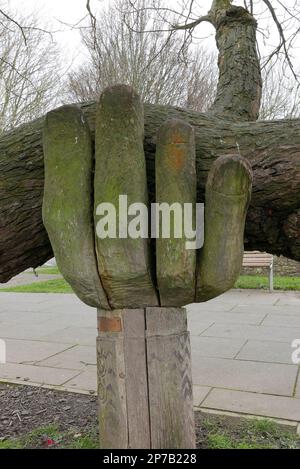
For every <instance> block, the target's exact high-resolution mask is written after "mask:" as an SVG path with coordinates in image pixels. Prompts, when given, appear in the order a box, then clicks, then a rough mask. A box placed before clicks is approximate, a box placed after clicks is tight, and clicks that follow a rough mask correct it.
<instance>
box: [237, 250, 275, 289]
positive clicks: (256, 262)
mask: <svg viewBox="0 0 300 469" xmlns="http://www.w3.org/2000/svg"><path fill="white" fill-rule="evenodd" d="M243 267H254V268H257V267H268V268H269V289H270V292H271V293H272V292H273V290H274V287H273V256H272V255H271V254H268V253H266V252H259V251H245V252H244V257H243Z"/></svg>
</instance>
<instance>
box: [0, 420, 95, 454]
mask: <svg viewBox="0 0 300 469" xmlns="http://www.w3.org/2000/svg"><path fill="white" fill-rule="evenodd" d="M98 446H99V445H98V436H97V434H96V432H94V433H92V432H90V433H87V434H85V435H83V434H80V433H76V432H72V431H69V432H61V431H60V430H59V428H58V426H57V425H48V426H45V427H40V428H37V429H36V430H34V431H32V432H30V433H28V434H26V435H24V436H23V437H20V438H16V439H9V440H4V441H2V442H1V441H0V450H1V449H30V448H45V449H48V448H61V449H97V448H98Z"/></svg>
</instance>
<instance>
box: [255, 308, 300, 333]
mask: <svg viewBox="0 0 300 469" xmlns="http://www.w3.org/2000/svg"><path fill="white" fill-rule="evenodd" d="M262 326H283V327H296V328H298V329H300V312H299V314H268V315H267V316H266V317H265V318H264V320H263V322H262Z"/></svg>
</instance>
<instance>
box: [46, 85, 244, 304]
mask: <svg viewBox="0 0 300 469" xmlns="http://www.w3.org/2000/svg"><path fill="white" fill-rule="evenodd" d="M143 131H144V117H143V105H142V103H141V101H140V99H139V96H138V95H137V94H136V93H135V91H134V90H133V89H132V88H130V87H128V86H124V85H118V86H114V87H111V88H108V89H106V90H105V91H104V92H103V93H102V95H101V98H100V102H99V106H98V111H97V117H96V137H95V150H94V149H93V142H92V139H91V136H90V132H89V128H88V124H87V123H86V121H85V119H84V117H83V114H82V112H81V111H80V109H79V108H78V107H76V106H63V107H61V108H60V109H58V110H55V111H52V112H50V113H48V115H47V118H46V122H45V127H44V139H43V141H44V156H45V191H44V201H43V220H44V225H45V227H46V229H47V232H48V235H49V238H50V241H51V244H52V247H53V251H54V254H55V257H56V260H57V264H58V267H59V269H60V271H61V273H62V274H63V276H64V278H65V279H66V280H67V281H68V282H69V283H70V285H71V286H72V288H73V290H74V291H75V293H76V294H77V295H78V297H79V298H80V299H81V300H82V301H84V302H85V303H86V304H88V305H90V306H94V307H97V308H99V309H108V310H109V309H120V308H142V307H146V306H176V307H178V306H183V305H185V304H188V303H192V302H195V301H196V302H200V301H201V302H202V301H207V300H209V299H211V298H214V297H216V296H218V295H220V294H222V293H223V292H225V291H227V290H228V289H230V288H231V287H232V286H233V285H234V283H235V281H236V279H237V277H238V275H239V272H240V268H241V264H242V256H243V235H244V225H245V218H246V213H247V208H248V204H249V201H250V194H251V186H252V172H251V169H250V166H249V164H248V163H247V160H245V159H244V158H242V157H240V156H238V155H232V156H224V157H222V156H221V157H220V158H219V159H218V160H217V161H216V162H215V163H214V165H213V166H212V168H211V170H210V172H209V176H208V180H207V184H206V201H205V226H204V228H205V240H204V246H203V247H202V249H200V250H199V251H196V250H187V249H186V248H185V243H186V239H185V238H184V237H182V238H174V237H172V236H171V238H169V239H163V238H158V239H156V241H155V242H153V241H149V240H148V239H143V238H138V239H131V238H130V237H127V238H119V237H116V238H106V239H99V238H98V236H97V235H96V229H95V227H96V222H97V207H98V206H99V204H100V203H103V202H106V203H112V204H114V206H118V203H119V202H118V200H119V195H127V196H128V204H133V203H136V202H139V203H144V204H148V191H147V174H146V163H145V157H144V150H143ZM155 165H156V202H167V203H169V204H172V203H175V202H179V203H181V204H184V203H193V204H196V193H197V188H196V167H195V144H194V132H193V128H192V127H191V126H190V125H189V124H186V123H185V122H182V121H179V120H171V121H167V122H166V123H165V124H164V125H163V126H162V127H161V129H160V131H159V134H158V136H157V151H156V160H155Z"/></svg>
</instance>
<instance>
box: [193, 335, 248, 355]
mask: <svg viewBox="0 0 300 469" xmlns="http://www.w3.org/2000/svg"><path fill="white" fill-rule="evenodd" d="M245 343H246V341H245V340H244V339H223V338H220V337H217V338H216V337H202V336H200V337H198V336H191V348H192V357H193V360H197V361H198V360H199V358H201V357H214V358H235V357H236V355H237V354H238V353H239V351H240V350H241V349H242V347H243V345H244V344H245Z"/></svg>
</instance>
